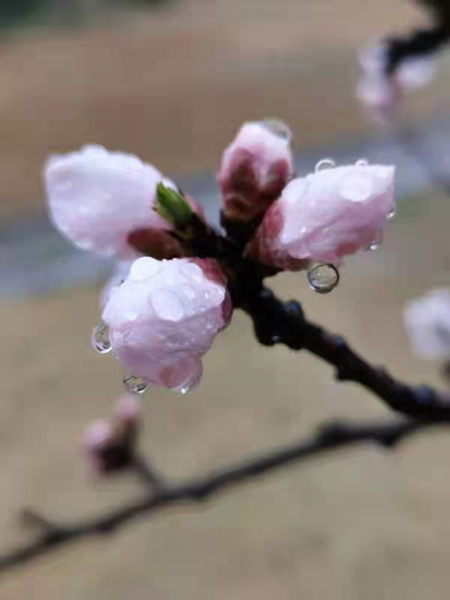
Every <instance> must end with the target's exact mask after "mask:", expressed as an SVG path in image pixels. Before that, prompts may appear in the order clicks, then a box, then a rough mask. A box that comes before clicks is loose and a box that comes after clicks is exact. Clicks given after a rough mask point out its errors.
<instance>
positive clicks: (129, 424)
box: [83, 394, 141, 475]
mask: <svg viewBox="0 0 450 600" xmlns="http://www.w3.org/2000/svg"><path fill="white" fill-rule="evenodd" d="M140 418H141V407H140V404H139V402H138V400H137V398H135V397H134V396H131V395H129V394H127V395H124V396H122V397H121V398H120V400H119V402H118V404H117V407H116V410H115V412H114V415H113V416H112V417H111V418H109V419H101V420H98V421H94V422H92V423H91V424H90V425H89V426H88V427H87V429H86V431H85V434H84V437H83V449H84V452H85V454H86V457H87V459H88V462H89V464H90V467H91V469H92V471H93V472H94V474H96V475H102V474H106V473H111V472H114V471H119V470H123V469H125V468H127V467H129V466H130V464H131V462H132V460H133V456H134V448H135V445H136V441H137V433H138V429H139V425H140Z"/></svg>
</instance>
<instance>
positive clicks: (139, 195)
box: [44, 146, 197, 258]
mask: <svg viewBox="0 0 450 600" xmlns="http://www.w3.org/2000/svg"><path fill="white" fill-rule="evenodd" d="M44 178H45V184H46V188H47V195H48V202H49V208H50V217H51V219H52V221H53V223H54V225H55V226H56V227H57V228H58V229H59V230H60V231H61V233H63V234H64V235H65V236H66V237H67V238H68V239H69V240H71V241H72V242H73V243H74V244H75V245H77V246H78V247H80V248H82V249H85V250H91V251H93V252H96V253H98V254H102V255H106V256H112V255H116V256H118V257H120V258H131V257H136V256H138V255H139V254H140V253H144V252H145V253H149V254H152V255H156V256H164V257H167V256H174V255H176V253H174V248H172V246H173V245H174V241H173V239H172V238H171V236H169V235H167V233H166V232H167V230H170V225H169V223H168V222H167V221H166V220H165V219H163V218H162V217H160V216H159V215H158V214H157V213H156V212H155V211H154V210H153V207H154V205H155V200H156V186H157V184H158V183H160V182H163V183H164V184H165V185H166V186H168V187H173V188H175V186H174V184H173V183H172V182H170V181H169V180H167V179H165V178H164V177H163V175H162V174H161V173H160V172H159V171H158V170H157V169H155V167H153V166H151V165H148V164H145V163H143V162H142V161H141V160H139V158H137V157H136V156H133V155H131V154H121V153H119V152H108V151H107V150H105V148H102V147H101V146H86V147H84V148H82V149H81V150H80V151H79V152H73V153H71V154H64V155H61V156H53V157H51V158H50V160H49V161H48V163H47V166H46V169H45V173H44ZM196 209H197V207H195V210H196Z"/></svg>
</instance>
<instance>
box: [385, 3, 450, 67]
mask: <svg viewBox="0 0 450 600" xmlns="http://www.w3.org/2000/svg"><path fill="white" fill-rule="evenodd" d="M419 2H420V4H422V5H424V6H426V8H427V9H428V10H429V11H430V12H431V14H432V19H433V24H432V25H431V26H430V28H429V29H422V30H417V31H413V32H412V33H411V34H410V35H409V36H406V37H390V38H387V39H386V43H387V57H386V65H385V72H386V75H393V74H394V73H395V72H396V71H397V69H398V68H399V67H400V65H401V64H402V63H403V62H404V61H406V60H408V59H410V58H418V57H426V56H429V55H431V54H434V53H435V52H437V51H438V50H439V49H440V48H441V47H442V46H443V45H444V44H446V43H448V42H449V40H450V2H449V1H448V0H419Z"/></svg>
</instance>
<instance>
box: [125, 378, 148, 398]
mask: <svg viewBox="0 0 450 600" xmlns="http://www.w3.org/2000/svg"><path fill="white" fill-rule="evenodd" d="M123 385H124V386H125V389H126V390H127V391H128V392H129V393H130V394H143V393H144V392H146V391H147V387H148V385H147V383H146V382H145V381H144V380H143V379H141V378H140V377H138V376H137V375H129V374H126V375H124V378H123Z"/></svg>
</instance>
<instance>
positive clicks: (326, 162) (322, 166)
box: [314, 158, 336, 173]
mask: <svg viewBox="0 0 450 600" xmlns="http://www.w3.org/2000/svg"><path fill="white" fill-rule="evenodd" d="M335 166H336V162H335V161H334V160H333V159H332V158H322V160H319V162H318V163H317V164H316V167H315V169H314V171H315V172H316V173H319V171H325V170H326V169H334V167H335Z"/></svg>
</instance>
